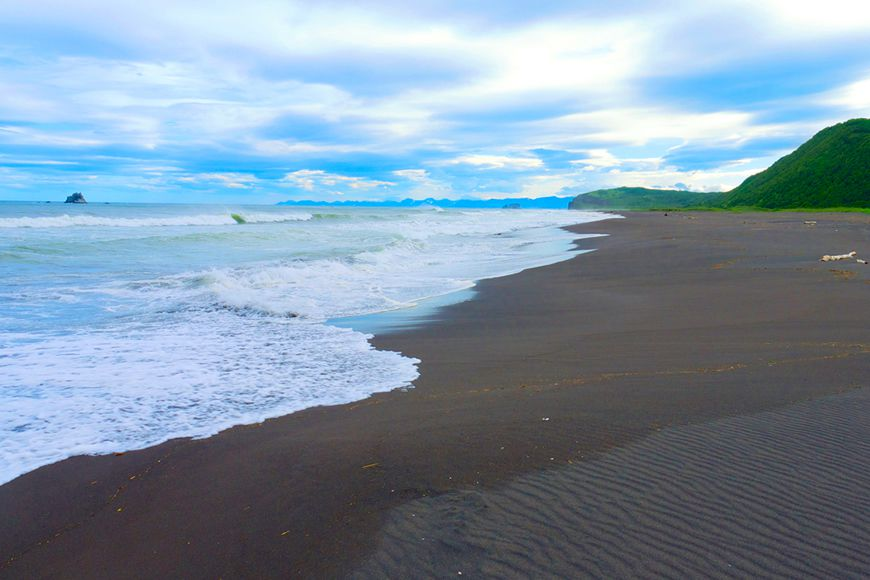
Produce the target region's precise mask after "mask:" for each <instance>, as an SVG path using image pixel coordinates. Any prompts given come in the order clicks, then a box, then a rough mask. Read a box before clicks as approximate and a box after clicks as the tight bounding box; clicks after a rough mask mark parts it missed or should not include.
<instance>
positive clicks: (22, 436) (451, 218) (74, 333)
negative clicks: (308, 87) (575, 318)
mask: <svg viewBox="0 0 870 580" xmlns="http://www.w3.org/2000/svg"><path fill="white" fill-rule="evenodd" d="M234 214H235V215H234ZM602 217H604V216H603V215H602V214H595V213H587V212H579V211H568V210H562V211H555V210H553V211H547V210H437V209H435V208H420V209H393V208H389V209H388V208H384V209H364V208H342V209H335V208H305V209H300V208H290V207H277V206H275V207H272V206H249V207H246V206H235V205H232V206H203V205H150V204H111V205H96V204H89V205H65V204H36V203H8V202H3V203H0V483H4V482H6V481H9V480H11V479H13V478H14V477H16V476H18V475H20V474H22V473H25V472H27V471H30V470H32V469H35V468H37V467H39V466H41V465H45V464H48V463H52V462H55V461H58V460H60V459H63V458H66V457H70V456H72V455H78V454H98V453H109V452H116V451H124V450H129V449H136V448H141V447H145V446H149V445H153V444H157V443H160V442H162V441H166V440H168V439H171V438H173V437H184V436H192V437H203V436H208V435H211V434H214V433H216V432H218V431H220V430H221V429H224V428H227V427H230V426H232V425H238V424H245V423H255V422H259V421H262V420H264V419H266V418H269V417H275V416H279V415H283V414H286V413H290V412H293V411H297V410H300V409H304V408H307V407H311V406H315V405H331V404H338V403H345V402H349V401H353V400H358V399H360V398H364V397H366V396H368V395H370V394H372V393H376V392H382V391H388V390H392V389H397V388H406V387H409V386H411V384H412V381H413V380H414V379H415V378H416V377H417V367H416V365H417V363H418V362H419V361H417V360H415V359H412V358H409V357H406V356H403V355H402V354H401V353H398V352H388V351H379V350H375V349H374V348H372V346H371V345H370V344H369V342H368V339H369V338H371V336H370V335H367V334H363V333H362V332H359V331H357V330H354V329H353V327H351V328H347V327H345V326H346V325H341V324H333V322H332V321H333V320H335V319H339V318H345V319H350V320H353V319H354V318H353V317H360V316H362V315H366V314H370V313H376V312H384V311H389V310H398V309H410V308H413V307H414V306H415V305H416V304H418V303H419V302H421V301H424V300H425V299H426V298H428V297H435V296H443V295H445V294H447V293H451V292H456V291H458V290H462V289H467V288H469V287H471V286H473V284H474V281H475V280H480V279H484V278H489V277H495V276H501V275H506V274H510V273H514V272H518V271H521V270H523V269H526V268H530V267H534V266H540V265H545V264H549V263H553V262H557V261H560V260H564V259H567V258H569V257H571V256H572V255H573V254H572V253H571V252H570V249H571V247H572V244H571V243H572V241H573V240H574V239H575V238H577V236H576V235H574V234H570V233H568V232H567V231H565V230H562V229H560V227H559V226H565V225H569V224H577V223H582V222H588V221H593V220H596V219H601V218H602ZM240 222H241V223H240ZM351 326H353V325H351Z"/></svg>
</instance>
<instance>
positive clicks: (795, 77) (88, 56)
mask: <svg viewBox="0 0 870 580" xmlns="http://www.w3.org/2000/svg"><path fill="white" fill-rule="evenodd" d="M0 35H2V38H3V39H4V41H3V44H2V46H0V144H2V145H3V148H4V152H5V153H6V154H7V155H8V156H9V159H18V160H23V161H27V163H20V164H14V165H15V174H14V179H13V178H12V177H10V178H9V179H6V180H5V184H6V186H7V187H9V188H14V189H15V191H14V192H13V194H8V195H7V194H4V192H3V190H2V189H0V196H6V197H12V196H14V197H18V196H20V195H21V192H25V193H26V196H30V197H32V198H34V199H41V198H42V197H43V196H44V195H45V193H44V192H45V191H53V190H52V189H51V188H53V187H58V188H61V187H64V185H63V184H64V183H66V184H71V183H79V182H80V181H84V180H87V185H88V188H89V191H90V190H93V191H96V192H97V195H99V194H100V192H105V195H107V196H109V195H115V196H118V198H119V199H120V198H125V197H126V198H127V199H136V200H141V199H142V197H143V192H146V193H147V196H148V199H153V200H155V201H158V200H167V199H170V200H173V201H178V200H184V199H190V200H194V199H195V200H199V201H207V200H208V199H210V198H209V197H208V195H211V194H214V195H215V196H227V195H235V196H236V197H235V198H234V199H238V200H240V201H242V200H250V201H263V200H271V199H273V198H274V196H276V195H285V192H287V191H288V190H296V192H304V193H306V194H310V195H312V196H316V195H321V194H322V195H353V196H355V197H360V198H377V197H385V196H386V197H396V196H420V197H428V196H491V195H493V193H494V192H502V193H504V194H506V195H516V194H520V193H522V192H525V194H533V193H534V194H541V195H543V194H549V193H550V192H553V191H555V190H557V188H559V187H563V188H565V187H567V188H571V187H594V186H597V185H600V184H607V185H610V184H617V185H618V184H619V183H616V182H617V181H618V180H624V181H625V182H626V184H628V183H629V182H630V183H644V184H657V183H658V184H663V185H669V184H673V183H676V182H677V181H682V182H684V183H686V184H687V185H689V186H697V187H728V186H731V185H736V182H739V179H740V178H741V176H742V175H743V173H742V172H745V171H746V170H747V169H746V168H748V167H752V168H753V169H755V168H763V165H764V164H766V163H770V162H771V161H772V160H773V159H775V158H776V156H777V155H779V154H780V153H782V152H784V151H787V150H788V149H790V148H791V147H793V146H794V145H796V144H798V143H800V142H801V141H802V140H804V139H806V138H808V137H809V136H811V135H812V134H813V133H814V132H815V131H817V130H819V129H821V128H822V127H824V126H825V125H828V124H831V123H833V122H837V121H841V120H844V119H845V118H848V117H854V116H857V115H861V114H863V112H864V111H867V110H870V88H868V86H870V85H868V82H870V81H868V80H867V79H868V78H870V77H868V75H870V73H868V71H870V53H868V52H867V51H861V50H856V49H855V47H856V46H866V45H867V44H868V43H870V8H868V5H867V4H866V3H865V2H857V1H853V0H830V2H827V3H824V4H820V3H818V2H812V1H810V0H710V1H709V2H692V1H689V0H624V1H621V2H615V3H600V2H598V3H592V2H571V1H568V0H552V1H550V0H548V1H546V2H543V3H536V4H534V5H530V4H529V3H527V2H520V1H519V0H506V1H503V2H498V3H496V2H494V0H484V1H483V2H480V3H474V4H468V3H459V2H455V1H450V0H448V1H444V2H435V1H434V0H421V2H414V3H404V4H396V3H395V2H392V1H391V0H367V1H365V2H362V3H357V2H349V1H346V0H336V1H334V2H329V3H322V4H316V3H315V4H312V3H303V2H301V1H293V0H287V1H284V0H281V1H279V0H264V1H262V2H256V3H253V4H251V3H248V4H245V5H244V6H243V7H241V5H240V4H239V2H237V1H234V0H216V1H215V2H213V3H211V4H209V9H208V10H205V9H204V8H203V5H202V4H201V3H200V2H197V1H194V0H172V1H170V0H154V1H153V2H150V3H147V4H142V3H140V4H131V3H123V2H109V1H108V0H81V1H80V2H77V3H76V4H75V5H72V4H69V3H68V2H60V0H40V2H36V3H20V2H18V3H15V2H6V3H0ZM739 163H743V164H744V165H735V164H739ZM2 164H3V161H2V158H0V165H2ZM10 165H12V163H11V162H10V163H7V167H8V166H10ZM153 168H172V169H171V170H170V169H166V170H163V171H156V170H154V169H153ZM423 168H425V169H423ZM614 170H618V171H617V172H614ZM86 176H89V177H94V178H95V179H90V178H89V177H86ZM536 192H537V193H536ZM300 194H301V193H300ZM220 199H221V200H223V199H226V197H221V198H220Z"/></svg>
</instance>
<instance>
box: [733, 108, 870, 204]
mask: <svg viewBox="0 0 870 580" xmlns="http://www.w3.org/2000/svg"><path fill="white" fill-rule="evenodd" d="M724 205H725V207H738V206H750V207H760V208H768V209H790V208H834V207H861V208H870V119H852V120H851V121H846V122H845V123H840V124H839V125H834V126H833V127H828V128H827V129H823V130H822V131H819V132H818V133H817V134H816V135H815V136H814V137H813V138H812V139H810V140H809V141H807V142H806V143H804V144H803V145H801V146H800V147H799V148H798V149H797V150H796V151H794V152H793V153H790V154H789V155H786V156H785V157H783V158H782V159H780V160H779V161H777V162H776V163H774V164H773V165H771V166H770V168H768V169H767V170H765V171H762V172H761V173H758V174H756V175H753V176H752V177H749V178H748V179H747V180H746V181H744V182H743V183H742V184H741V185H740V186H739V187H737V188H736V189H733V190H732V191H730V192H729V193H727V194H726V196H725V203H724Z"/></svg>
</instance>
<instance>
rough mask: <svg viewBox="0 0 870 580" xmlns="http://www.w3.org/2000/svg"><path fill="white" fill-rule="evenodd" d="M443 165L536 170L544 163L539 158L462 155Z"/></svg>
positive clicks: (443, 162)
mask: <svg viewBox="0 0 870 580" xmlns="http://www.w3.org/2000/svg"><path fill="white" fill-rule="evenodd" d="M440 163H441V164H443V165H473V166H475V167H479V168H481V169H520V170H521V169H535V168H538V167H542V166H543V165H544V162H543V161H541V160H540V159H538V158H537V157H510V156H507V155H481V154H471V155H461V156H459V157H455V158H453V159H447V160H445V161H442V162H440Z"/></svg>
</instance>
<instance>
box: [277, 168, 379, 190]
mask: <svg viewBox="0 0 870 580" xmlns="http://www.w3.org/2000/svg"><path fill="white" fill-rule="evenodd" d="M280 181H281V182H282V183H283V184H286V185H288V186H291V187H296V188H299V189H304V190H305V191H311V192H314V191H317V190H318V189H328V190H329V191H330V192H331V193H343V191H346V188H349V189H351V190H368V189H373V188H383V187H390V186H393V185H395V183H393V182H390V181H379V180H375V179H365V178H362V177H354V176H348V175H338V174H336V173H328V172H326V171H323V170H321V169H300V170H298V171H293V172H291V173H288V174H286V175H285V176H284V177H283V178H282V179H281V180H280Z"/></svg>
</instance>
